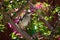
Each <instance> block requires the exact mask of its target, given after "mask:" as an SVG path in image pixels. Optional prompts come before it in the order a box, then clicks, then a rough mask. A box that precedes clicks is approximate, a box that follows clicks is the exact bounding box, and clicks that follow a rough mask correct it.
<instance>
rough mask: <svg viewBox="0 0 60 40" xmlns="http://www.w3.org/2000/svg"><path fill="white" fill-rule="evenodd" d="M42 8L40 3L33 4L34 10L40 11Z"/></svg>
mask: <svg viewBox="0 0 60 40" xmlns="http://www.w3.org/2000/svg"><path fill="white" fill-rule="evenodd" d="M42 7H43V4H42V3H37V4H35V8H36V9H41V8H42Z"/></svg>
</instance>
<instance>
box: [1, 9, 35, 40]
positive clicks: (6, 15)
mask: <svg viewBox="0 0 60 40" xmlns="http://www.w3.org/2000/svg"><path fill="white" fill-rule="evenodd" d="M2 14H3V15H4V19H3V20H8V22H10V23H11V24H12V25H13V26H14V28H15V29H17V31H18V32H19V33H21V34H22V35H23V36H24V37H25V38H26V40H34V39H33V38H31V36H30V35H28V34H27V33H26V32H25V31H23V30H22V29H21V28H20V27H19V26H18V25H16V24H15V23H14V22H13V20H12V19H11V18H10V15H8V14H7V13H5V12H4V10H3V9H2Z"/></svg>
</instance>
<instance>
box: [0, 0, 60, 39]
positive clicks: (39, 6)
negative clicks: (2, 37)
mask: <svg viewBox="0 0 60 40" xmlns="http://www.w3.org/2000/svg"><path fill="white" fill-rule="evenodd" d="M26 4H27V6H26ZM1 9H4V10H0V31H1V32H4V29H5V28H6V27H5V26H6V24H7V25H8V27H9V28H11V29H12V31H13V32H12V33H10V34H9V36H10V37H11V39H14V40H26V39H25V37H26V36H25V37H24V35H23V34H22V32H23V31H25V32H26V33H27V34H28V35H29V36H31V38H34V40H41V39H42V40H44V39H48V40H52V39H53V38H54V39H53V40H55V38H58V40H60V27H58V28H57V25H56V23H57V22H59V17H60V14H59V13H60V6H55V8H53V7H52V6H51V5H50V4H48V3H46V2H36V1H35V2H34V3H32V2H30V1H28V0H27V1H26V0H11V1H10V0H4V4H2V7H1ZM2 11H3V12H4V13H6V14H7V15H9V16H10V18H11V20H12V21H13V22H12V21H11V22H12V23H15V25H17V26H18V28H20V29H21V30H23V31H22V32H21V30H19V31H18V30H17V29H15V27H16V26H14V25H13V24H12V23H11V22H8V21H9V19H8V20H6V21H7V22H6V24H5V25H4V23H3V21H4V19H3V18H4V17H5V16H3V15H4V13H3V12H2ZM55 14H57V15H58V16H59V17H57V16H56V17H57V18H58V19H57V20H56V19H54V18H55V16H54V15H55ZM7 17H8V16H7ZM52 21H54V24H53V25H51V24H52V23H51V22H52ZM50 23H51V24H50ZM58 24H59V23H58ZM58 26H59V25H58ZM55 27H56V28H55ZM56 30H57V33H55V31H56ZM20 32H21V33H20ZM51 35H52V36H51ZM27 38H28V37H27ZM50 38H52V39H50ZM29 40H30V39H29Z"/></svg>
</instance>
